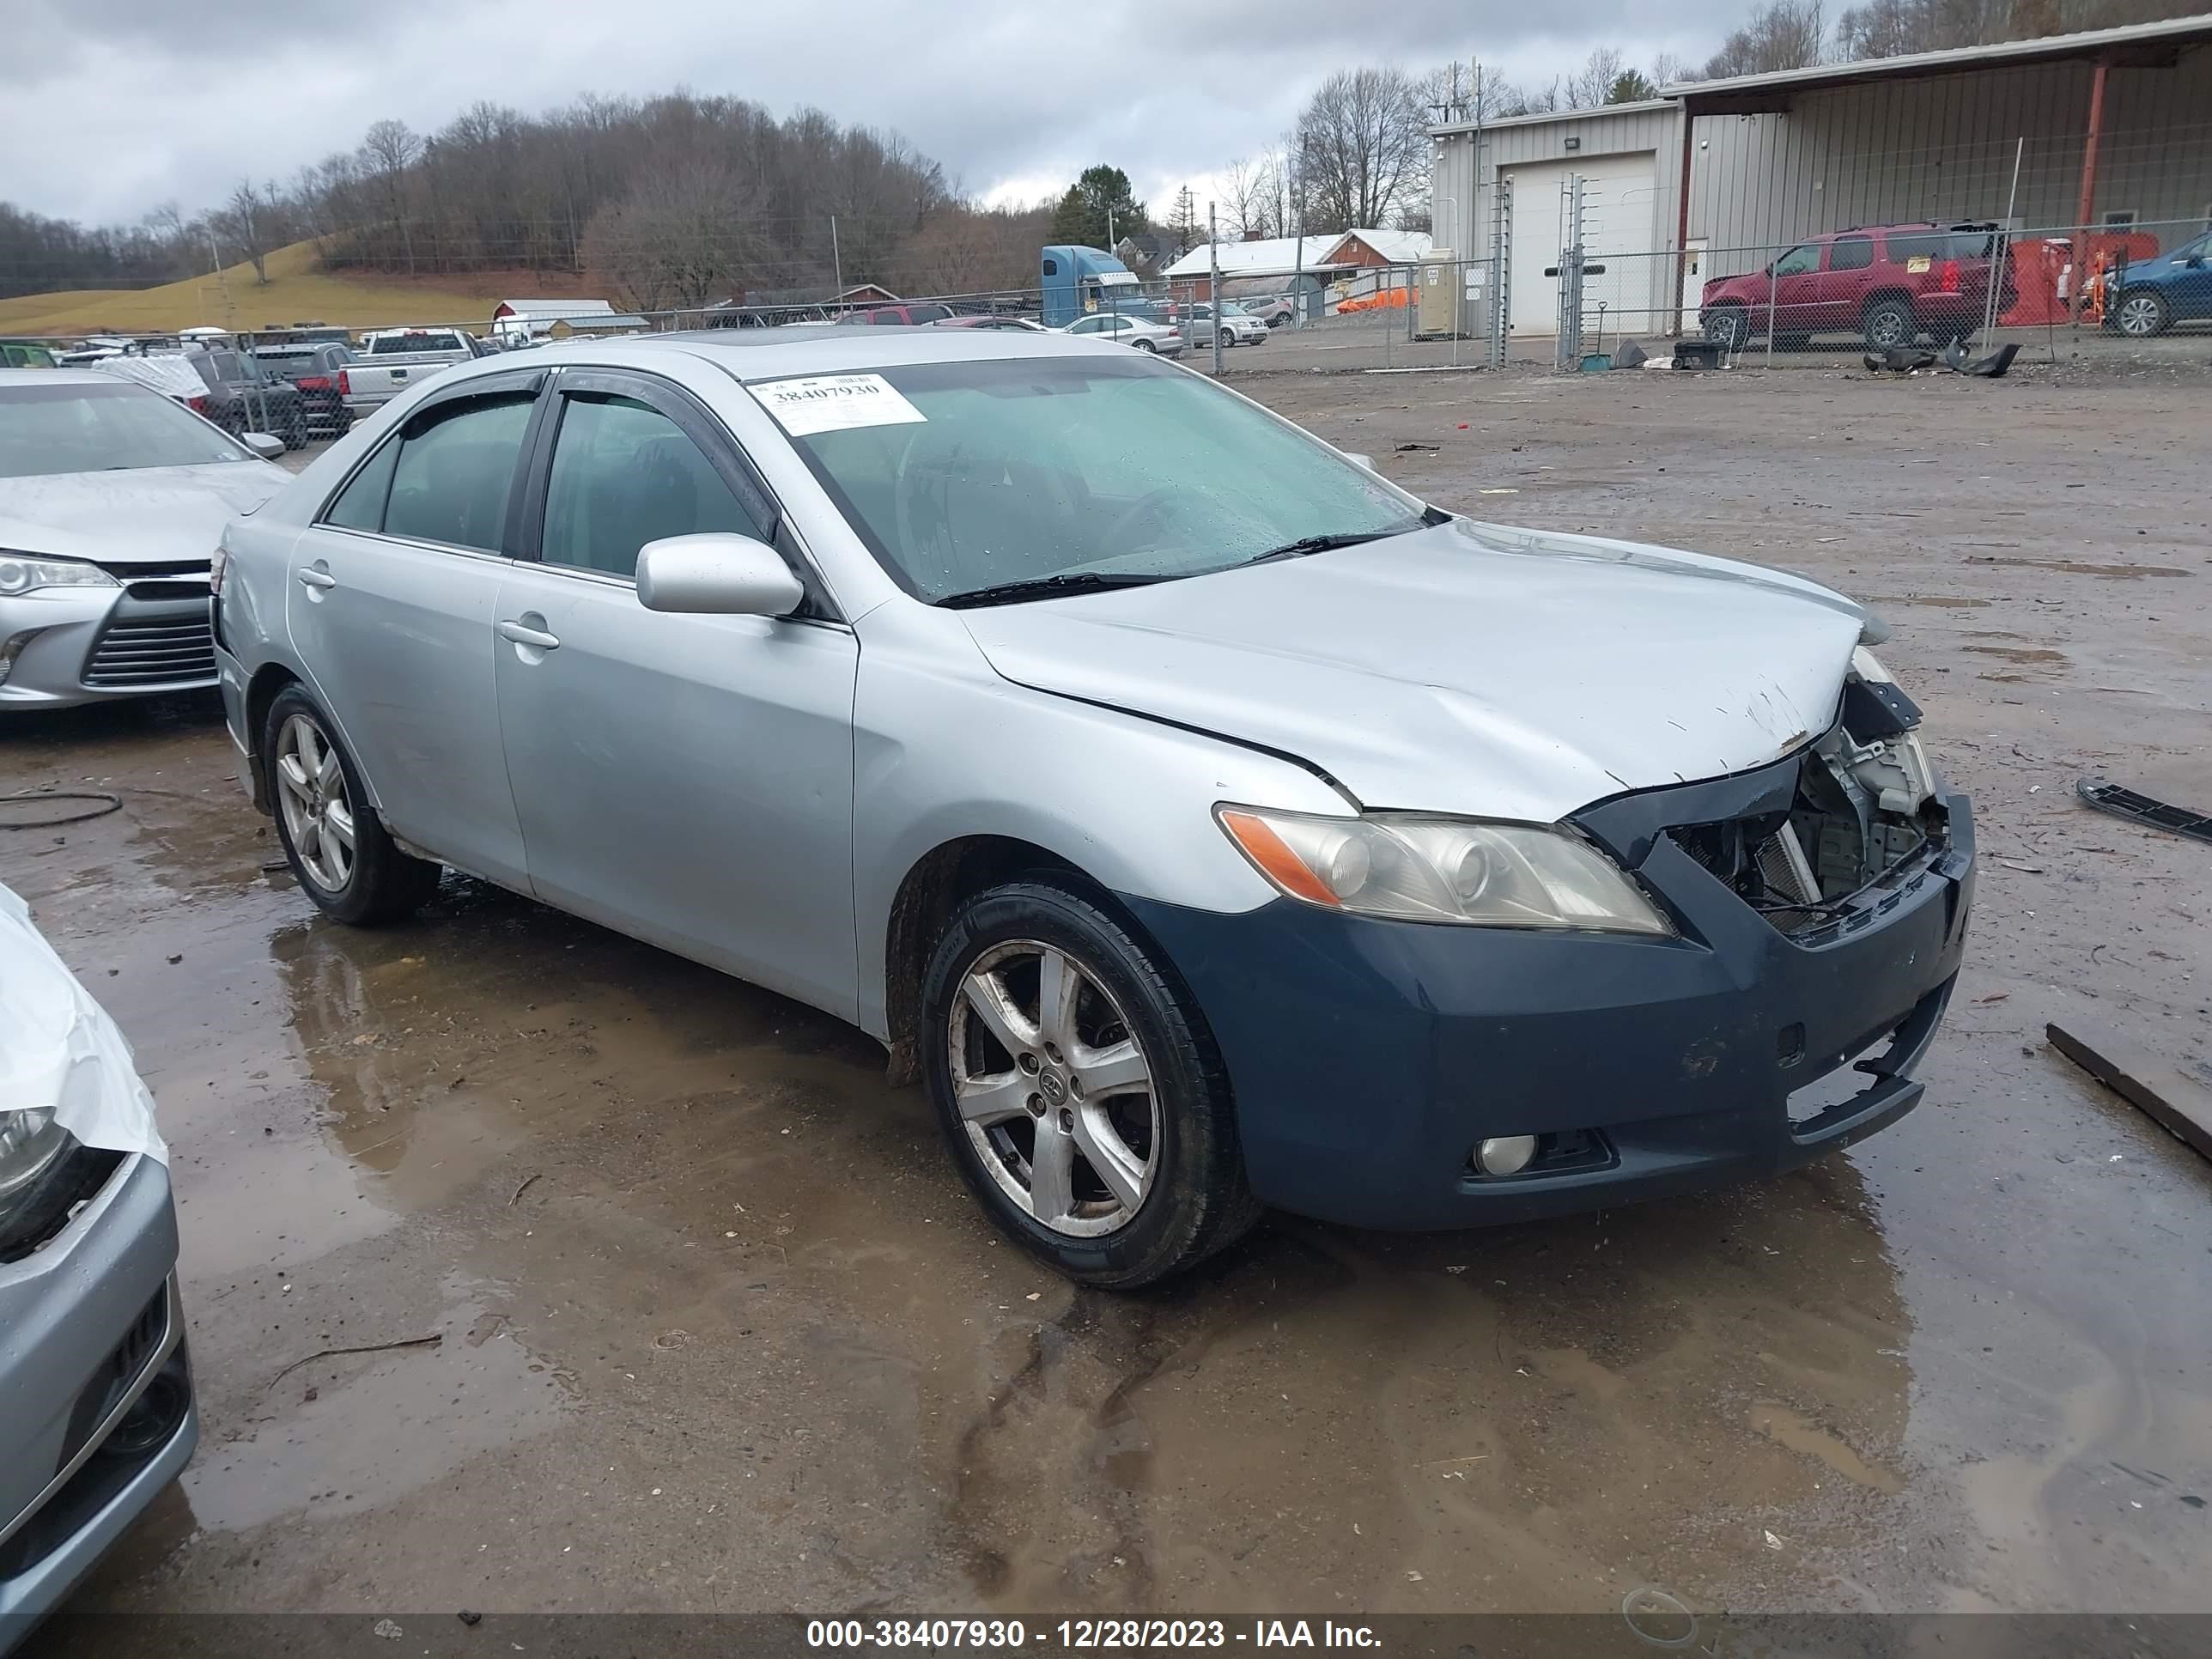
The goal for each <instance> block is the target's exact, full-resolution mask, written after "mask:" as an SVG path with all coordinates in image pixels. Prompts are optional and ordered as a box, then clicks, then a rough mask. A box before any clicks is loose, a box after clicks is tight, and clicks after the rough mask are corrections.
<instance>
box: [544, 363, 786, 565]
mask: <svg viewBox="0 0 2212 1659" xmlns="http://www.w3.org/2000/svg"><path fill="white" fill-rule="evenodd" d="M567 401H568V407H567V409H566V410H565V411H564V412H563V413H562V416H561V433H560V436H559V437H558V438H557V439H556V440H555V441H554V445H553V468H552V472H551V476H550V478H549V479H548V481H547V483H546V491H545V536H544V542H543V544H542V548H541V551H540V554H539V556H540V557H541V558H543V559H544V562H546V563H547V564H559V565H568V566H571V567H573V568H576V569H579V570H603V571H605V572H606V573H607V574H610V575H614V576H635V574H637V551H638V549H640V548H641V547H643V546H644V545H645V544H647V542H657V541H659V540H661V539H663V538H665V537H669V536H691V535H697V534H699V533H701V532H707V531H728V532H736V533H737V534H739V535H744V536H757V535H759V534H760V529H759V526H757V525H755V524H754V522H753V520H752V518H751V516H750V514H749V513H746V511H745V510H744V507H741V506H739V505H738V498H737V497H736V496H735V495H732V494H731V493H730V487H729V485H727V484H726V483H723V482H722V479H721V476H720V474H719V473H717V472H716V471H714V466H713V465H712V464H711V463H710V462H709V461H708V459H707V458H706V456H705V455H704V454H702V453H700V449H699V446H698V445H696V444H695V443H693V442H692V441H691V440H690V438H689V437H687V436H685V435H684V429H683V428H681V427H679V426H678V425H677V424H676V422H673V421H671V420H670V419H669V418H668V416H665V415H663V414H662V413H661V412H660V411H659V410H657V409H654V408H653V406H652V405H651V404H642V403H639V402H637V401H636V400H635V399H634V398H616V397H605V396H600V395H599V394H596V393H593V394H584V395H578V396H572V397H570V398H568V400H567Z"/></svg>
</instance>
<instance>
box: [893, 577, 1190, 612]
mask: <svg viewBox="0 0 2212 1659" xmlns="http://www.w3.org/2000/svg"><path fill="white" fill-rule="evenodd" d="M1169 580H1173V579H1172V578H1171V577H1168V576H1162V575H1155V574H1152V573H1150V572H1141V571H1128V570H1063V571H1061V572H1060V574H1058V575H1056V576H1025V577H1024V578H1023V579H1022V580H1019V581H1014V582H994V583H993V584H992V585H991V586H988V587H971V588H969V590H968V591H967V592H965V593H951V594H947V595H946V596H945V598H944V599H939V600H938V601H937V603H938V604H939V605H942V606H945V608H947V609H951V610H966V609H967V608H968V607H969V606H970V605H1007V604H1011V603H1012V602H1014V601H1015V600H1018V599H1038V598H1041V597H1042V596H1043V595H1045V594H1053V595H1063V594H1068V593H1103V592H1108V591H1109V590H1110V589H1113V588H1116V587H1149V586H1152V583H1154V582H1164V581H1169Z"/></svg>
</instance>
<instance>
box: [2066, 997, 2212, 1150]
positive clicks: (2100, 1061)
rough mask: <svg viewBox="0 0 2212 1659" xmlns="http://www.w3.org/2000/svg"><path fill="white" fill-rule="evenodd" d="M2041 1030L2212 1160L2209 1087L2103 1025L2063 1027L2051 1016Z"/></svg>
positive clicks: (2211, 1092)
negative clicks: (2049, 1020)
mask: <svg viewBox="0 0 2212 1659" xmlns="http://www.w3.org/2000/svg"><path fill="white" fill-rule="evenodd" d="M2043 1029H2044V1031H2045V1034H2046V1035H2047V1036H2049V1037H2050V1038H2051V1047H2052V1048H2056V1049H2057V1050H2058V1052H2059V1053H2060V1054H2063V1055H2065V1056H2066V1058H2067V1059H2069V1060H2072V1061H2073V1062H2074V1063H2075V1065H2076V1066H2080V1067H2081V1069H2082V1070H2083V1071H2085V1072H2087V1073H2089V1075H2090V1076H2091V1077H2093V1078H2095V1079H2097V1080H2098V1081H2099V1082H2100V1083H2102V1084H2103V1085H2105V1086H2106V1088H2108V1089H2110V1090H2112V1092H2113V1093H2115V1094H2117V1095H2118V1096H2119V1097H2121V1098H2122V1099H2124V1100H2125V1101H2128V1102H2129V1103H2131V1104H2133V1105H2136V1106H2137V1107H2140V1108H2141V1109H2142V1110H2143V1111H2144V1112H2146V1113H2147V1114H2148V1115H2150V1116H2151V1117H2152V1118H2154V1119H2155V1120H2156V1121H2158V1122H2159V1123H2160V1125H2161V1126H2162V1127H2165V1128H2167V1129H2170V1130H2172V1132H2173V1133H2175V1134H2176V1135H2179V1137H2180V1138H2181V1139H2183V1140H2185V1141H2186V1142H2187V1143H2188V1144H2189V1145H2190V1146H2193V1147H2194V1148H2196V1149H2197V1151H2198V1152H2202V1153H2203V1155H2204V1156H2205V1157H2206V1158H2212V1088H2208V1087H2206V1086H2205V1085H2203V1084H2202V1083H2199V1082H2197V1080H2196V1079H2194V1078H2191V1077H2189V1076H2187V1075H2185V1073H2181V1072H2179V1071H2177V1070H2176V1069H2175V1068H2174V1067H2172V1066H2169V1065H2167V1064H2166V1062H2165V1061H2164V1060H2160V1059H2159V1058H2158V1057H2157V1056H2156V1055H2154V1054H2152V1053H2151V1052H2150V1051H2149V1050H2148V1049H2147V1048H2144V1047H2143V1046H2142V1044H2141V1043H2140V1042H2136V1041H2135V1040H2134V1039H2133V1038H2131V1037H2125V1036H2121V1035H2120V1034H2119V1033H2118V1032H2117V1031H2114V1030H2110V1029H2108V1028H2106V1027H2104V1026H2100V1025H2095V1024H2087V1023H2085V1022H2083V1021H2081V1020H2079V1019H2075V1020H2069V1022H2068V1023H2067V1024H2065V1025H2061V1024H2058V1022H2057V1021H2056V1020H2053V1021H2051V1023H2050V1024H2048V1025H2045V1027H2044V1028H2043Z"/></svg>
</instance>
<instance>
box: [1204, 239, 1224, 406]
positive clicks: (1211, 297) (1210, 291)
mask: <svg viewBox="0 0 2212 1659" xmlns="http://www.w3.org/2000/svg"><path fill="white" fill-rule="evenodd" d="M1206 273H1207V274H1206V302H1207V303H1208V304H1210V305H1211V306H1212V307H1213V373H1214V374H1215V376H1216V378H1218V377H1219V375H1220V374H1221V221H1220V219H1219V218H1218V216H1216V214H1215V212H1214V205H1213V204H1212V203H1211V202H1208V203H1207V204H1206Z"/></svg>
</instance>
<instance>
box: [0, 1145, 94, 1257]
mask: <svg viewBox="0 0 2212 1659" xmlns="http://www.w3.org/2000/svg"><path fill="white" fill-rule="evenodd" d="M76 1144H77V1143H76V1136H75V1135H73V1134H71V1133H70V1132H69V1131H68V1130H66V1129H64V1128H63V1127H61V1125H60V1124H58V1123H57V1122H55V1121H54V1109H53V1108H52V1107H51V1106H37V1107H33V1108H31V1109H28V1110H22V1111H0V1261H6V1260H8V1259H9V1256H10V1255H12V1251H11V1250H9V1248H8V1247H9V1244H10V1243H12V1242H13V1241H15V1239H16V1238H17V1237H19V1236H20V1235H21V1234H23V1233H25V1232H30V1231H41V1226H42V1223H43V1222H44V1221H45V1219H46V1215H45V1214H44V1213H42V1212H49V1211H51V1210H52V1199H53V1194H52V1190H51V1188H52V1181H51V1180H50V1179H49V1177H51V1176H53V1175H54V1174H55V1173H56V1171H57V1170H58V1168H59V1166H60V1165H61V1164H62V1162H63V1160H64V1159H65V1158H67V1157H68V1156H69V1155H70V1153H71V1152H74V1151H76Z"/></svg>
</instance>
